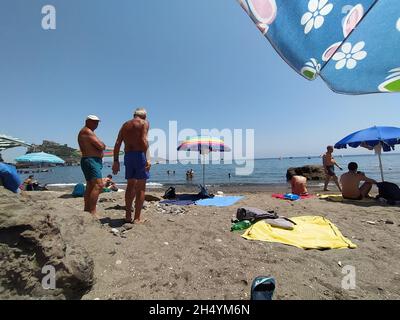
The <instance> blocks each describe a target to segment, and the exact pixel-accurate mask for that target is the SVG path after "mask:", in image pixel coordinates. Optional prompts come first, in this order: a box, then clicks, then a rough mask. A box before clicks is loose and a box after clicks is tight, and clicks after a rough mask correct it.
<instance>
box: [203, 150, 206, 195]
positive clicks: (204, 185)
mask: <svg viewBox="0 0 400 320" xmlns="http://www.w3.org/2000/svg"><path fill="white" fill-rule="evenodd" d="M205 170H206V159H205V155H204V154H203V187H204V188H206V183H205V180H206V179H205V176H206V175H205Z"/></svg>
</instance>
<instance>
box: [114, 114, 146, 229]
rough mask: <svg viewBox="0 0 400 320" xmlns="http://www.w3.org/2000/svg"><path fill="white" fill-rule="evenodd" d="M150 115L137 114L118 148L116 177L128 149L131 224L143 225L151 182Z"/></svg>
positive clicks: (123, 129)
mask: <svg viewBox="0 0 400 320" xmlns="http://www.w3.org/2000/svg"><path fill="white" fill-rule="evenodd" d="M146 118H147V112H146V110H145V109H143V108H138V109H136V110H135V112H134V115H133V119H131V120H129V121H127V122H125V123H124V124H123V125H122V127H121V129H120V131H119V133H118V137H117V141H116V142H115V146H114V163H113V167H112V170H113V174H117V173H118V172H119V170H120V163H119V150H120V149H121V145H122V143H124V145H125V159H124V160H125V161H124V163H125V178H126V179H127V180H128V185H127V188H126V191H125V207H126V216H125V220H126V222H127V223H142V222H145V220H142V219H141V218H140V214H141V211H142V207H143V202H144V198H145V191H146V180H147V179H149V178H150V174H149V171H150V167H151V163H150V152H149V151H150V149H149V142H148V139H147V136H148V132H149V123H148V121H147V120H146ZM135 198H136V200H135V217H134V219H133V220H132V203H133V200H134V199H135Z"/></svg>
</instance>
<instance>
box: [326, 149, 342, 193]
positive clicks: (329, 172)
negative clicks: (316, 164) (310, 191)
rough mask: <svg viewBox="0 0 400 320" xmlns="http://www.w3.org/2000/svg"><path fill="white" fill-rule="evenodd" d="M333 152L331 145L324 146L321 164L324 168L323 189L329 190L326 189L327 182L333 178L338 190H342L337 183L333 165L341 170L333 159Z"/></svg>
mask: <svg viewBox="0 0 400 320" xmlns="http://www.w3.org/2000/svg"><path fill="white" fill-rule="evenodd" d="M332 153H333V146H327V147H326V153H325V154H324V155H323V156H322V164H323V166H324V170H325V185H324V191H329V190H328V183H329V181H330V180H331V178H332V179H333V181H334V182H335V184H336V186H337V187H338V189H339V191H342V189H341V188H340V185H339V181H338V178H337V176H336V173H335V166H336V167H338V168H339V169H340V170H343V169H342V168H341V167H340V166H339V165H338V164H337V162H336V161H335V159H334V158H333V156H332Z"/></svg>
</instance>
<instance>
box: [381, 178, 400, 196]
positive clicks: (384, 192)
mask: <svg viewBox="0 0 400 320" xmlns="http://www.w3.org/2000/svg"><path fill="white" fill-rule="evenodd" d="M377 186H378V189H379V195H378V197H379V198H384V199H386V200H388V201H400V188H399V186H398V185H397V184H395V183H392V182H387V181H384V182H378V183H377Z"/></svg>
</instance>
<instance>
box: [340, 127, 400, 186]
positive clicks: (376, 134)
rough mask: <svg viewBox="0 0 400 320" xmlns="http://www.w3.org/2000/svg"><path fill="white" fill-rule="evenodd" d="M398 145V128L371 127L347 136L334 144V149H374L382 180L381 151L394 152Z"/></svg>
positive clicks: (399, 134)
mask: <svg viewBox="0 0 400 320" xmlns="http://www.w3.org/2000/svg"><path fill="white" fill-rule="evenodd" d="M399 143H400V128H396V127H377V126H374V127H371V128H368V129H364V130H360V131H356V132H353V133H352V134H349V135H348V136H347V137H345V138H343V139H342V140H340V141H339V142H337V143H336V144H335V148H336V149H342V148H347V146H350V147H352V148H357V147H359V146H361V147H365V148H367V149H369V150H372V149H375V152H376V153H377V154H378V157H379V167H380V169H381V177H382V181H384V179H383V169H382V159H381V149H383V151H385V152H388V151H391V150H394V146H395V145H396V144H399Z"/></svg>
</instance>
